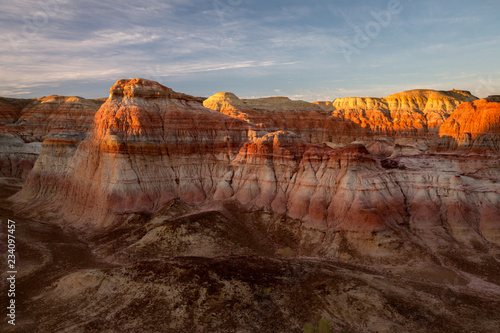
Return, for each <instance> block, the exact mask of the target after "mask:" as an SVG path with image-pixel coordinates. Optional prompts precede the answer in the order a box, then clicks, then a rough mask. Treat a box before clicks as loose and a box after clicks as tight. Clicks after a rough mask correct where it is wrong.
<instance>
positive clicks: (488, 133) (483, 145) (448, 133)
mask: <svg viewBox="0 0 500 333" xmlns="http://www.w3.org/2000/svg"><path fill="white" fill-rule="evenodd" d="M439 135H440V136H441V137H443V138H444V140H443V141H444V142H445V143H446V141H448V143H450V144H451V146H452V147H457V146H458V147H460V148H472V149H491V150H493V151H497V152H498V151H500V102H498V101H496V99H495V98H488V99H481V100H478V101H475V102H469V103H464V104H462V105H460V106H459V107H458V108H457V110H456V111H455V112H454V113H453V114H452V115H451V117H450V118H448V120H447V121H446V122H445V123H444V124H443V126H441V128H440V130H439ZM447 139H448V140H447ZM450 140H451V142H450Z"/></svg>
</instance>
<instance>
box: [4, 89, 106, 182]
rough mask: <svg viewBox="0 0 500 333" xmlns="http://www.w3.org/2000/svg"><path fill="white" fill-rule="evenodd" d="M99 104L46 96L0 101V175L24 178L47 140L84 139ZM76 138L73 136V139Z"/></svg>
mask: <svg viewBox="0 0 500 333" xmlns="http://www.w3.org/2000/svg"><path fill="white" fill-rule="evenodd" d="M101 104H102V101H99V100H87V99H83V98H80V97H64V96H55V95H54V96H49V97H42V98H39V99H31V100H23V99H12V98H10V99H7V98H2V99H1V100H0V125H3V126H2V127H0V130H1V132H2V133H1V134H0V175H2V176H4V177H20V178H25V177H26V176H27V174H28V172H29V171H30V170H31V168H32V167H33V165H34V163H35V161H36V159H37V158H38V155H39V153H40V149H41V142H42V141H43V140H44V139H46V138H49V137H51V136H59V137H60V136H61V135H63V134H65V133H66V134H67V135H69V136H70V137H72V139H71V140H73V139H74V138H75V137H80V138H84V137H85V135H84V134H85V133H86V132H87V130H88V129H89V127H90V126H91V124H92V123H93V119H94V115H95V113H96V112H97V110H98V109H99V107H100V105H101ZM75 135H76V136H75Z"/></svg>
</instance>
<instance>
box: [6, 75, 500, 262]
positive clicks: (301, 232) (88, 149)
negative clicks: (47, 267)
mask: <svg viewBox="0 0 500 333" xmlns="http://www.w3.org/2000/svg"><path fill="white" fill-rule="evenodd" d="M429 94H430V93H428V92H420V91H419V92H417V93H415V92H411V93H404V94H403V96H405V98H402V97H398V98H396V97H391V98H388V99H386V100H387V101H392V102H387V103H388V104H387V105H393V106H390V108H392V109H393V110H396V111H394V113H392V114H393V115H395V114H397V112H398V111H397V110H403V109H404V110H408V109H411V108H413V107H414V106H411V105H413V104H411V105H410V104H409V103H410V102H408V101H412V102H411V103H415V105H417V104H418V103H421V104H418V105H420V106H419V107H420V108H423V110H426V111H425V112H422V113H423V114H420V113H418V112H416V111H415V112H416V113H418V114H420V115H421V116H422V117H421V118H418V119H420V120H421V121H423V122H424V123H423V124H425V125H426V126H427V124H428V123H425V120H426V119H431V118H432V117H434V116H435V115H436V114H438V112H437V111H436V110H438V109H439V108H444V107H445V106H446V105H447V104H446V103H445V102H443V103H442V104H438V106H436V103H437V102H436V103H435V102H429V100H431V101H432V99H430V98H429V97H428V96H429ZM436 94H438V95H439V96H441V95H443V94H442V93H436ZM431 95H432V94H431ZM415 96H417V97H418V98H417V97H415ZM419 96H420V97H419ZM422 96H427V97H426V98H423V97H422ZM216 97H217V98H211V99H209V100H207V101H209V102H210V103H215V104H214V105H215V106H214V105H212V107H214V108H219V109H220V110H226V111H224V113H228V114H229V115H226V114H223V113H221V112H217V111H213V110H210V109H207V108H205V107H203V106H202V105H201V101H200V99H198V98H195V97H191V96H187V95H184V94H179V93H176V92H174V91H172V90H171V89H169V88H167V87H164V86H162V85H160V84H158V83H156V82H152V81H148V80H143V79H133V80H120V81H118V82H117V83H116V84H115V85H114V86H113V87H112V88H111V91H110V96H109V98H108V100H107V101H106V103H105V104H104V105H103V106H102V107H101V108H100V110H99V111H98V112H97V113H96V116H95V119H94V124H93V127H92V130H91V131H90V132H89V134H88V136H87V138H86V139H85V140H84V141H82V142H81V143H79V140H81V139H80V138H78V137H77V136H76V137H73V138H71V137H70V138H68V137H67V136H60V137H56V138H53V139H50V140H45V141H44V143H43V147H42V154H41V156H40V158H39V159H38V160H37V162H36V164H35V167H34V169H33V171H32V172H31V173H30V175H29V177H28V179H27V181H26V184H25V186H24V188H23V189H22V191H20V192H19V193H18V194H17V195H16V196H15V201H16V202H17V203H18V204H19V207H22V206H25V205H28V206H29V207H31V208H32V209H31V210H32V211H33V210H34V209H33V207H36V211H38V212H41V213H43V214H48V213H49V212H55V211H59V212H60V216H59V217H61V216H64V220H65V221H66V222H67V223H70V224H71V225H72V226H74V227H77V228H79V229H80V230H86V231H88V232H90V233H96V232H97V233H100V232H102V231H103V230H110V229H113V228H115V227H116V226H119V225H120V224H121V223H123V221H124V218H126V216H127V214H132V213H142V214H155V213H157V212H158V211H160V210H161V209H163V207H164V206H165V205H166V204H168V203H169V202H170V201H171V200H173V199H175V198H180V199H181V200H182V201H183V202H186V203H196V205H197V206H199V207H202V206H203V205H209V206H210V205H214V204H216V203H217V202H225V201H235V202H237V203H239V204H241V205H242V208H241V209H243V210H248V211H261V212H265V213H266V214H268V213H269V214H271V215H273V216H282V217H285V218H286V219H287V220H289V221H291V222H290V223H292V224H296V223H298V227H294V228H292V229H293V230H292V229H290V230H289V232H290V234H293V235H294V236H293V237H294V238H295V239H297V240H298V242H299V243H298V244H297V246H298V250H297V251H298V252H299V253H303V254H308V255H321V256H326V257H337V258H338V257H341V258H344V259H346V260H360V258H362V259H361V260H364V261H367V260H370V259H369V258H378V259H377V260H383V258H389V260H392V262H394V261H398V260H401V259H397V258H406V259H404V260H407V259H408V257H409V256H413V257H415V258H417V257H418V258H419V260H422V259H423V258H427V259H425V260H431V258H432V256H433V255H435V254H436V252H439V251H440V250H441V247H440V243H439V242H437V243H436V239H438V238H443V239H448V240H447V241H445V242H449V241H450V240H451V239H453V240H454V241H456V242H458V243H460V244H462V246H465V247H470V246H472V247H474V246H476V247H478V246H479V247H483V248H488V247H489V246H490V245H491V244H497V245H500V225H499V224H498V223H496V222H495V216H497V215H498V214H500V199H499V193H500V187H499V186H498V183H496V182H495V179H499V178H500V174H498V171H497V170H498V160H495V159H493V160H491V159H484V158H472V159H471V158H466V157H460V156H448V155H442V156H433V155H427V154H426V152H425V151H426V149H427V148H428V146H426V145H425V144H420V143H418V142H417V143H415V141H413V140H410V141H408V142H405V141H404V140H405V139H402V138H400V139H397V140H396V141H394V140H391V139H387V140H378V141H371V142H364V141H360V142H357V143H351V144H347V145H346V144H343V145H334V144H329V145H326V144H310V143H308V142H307V140H305V139H304V138H302V137H300V136H298V135H297V134H295V133H292V132H288V131H283V130H282V131H277V132H271V133H267V134H266V132H265V131H263V130H264V129H266V128H268V127H270V128H274V127H273V126H278V123H275V124H270V123H269V121H270V119H272V118H273V117H272V116H271V115H269V114H268V113H269V112H268V111H266V112H264V111H259V112H254V111H255V110H259V108H258V107H256V105H259V103H261V104H260V105H264V104H265V105H269V103H271V104H273V105H275V109H274V110H281V111H275V112H278V113H279V112H282V113H290V114H289V115H288V116H286V117H284V118H281V116H278V117H276V118H278V119H287V117H288V118H289V117H291V115H293V114H295V115H297V114H298V113H296V112H295V113H294V112H291V111H290V108H291V105H298V107H297V108H298V109H300V108H301V107H302V106H301V105H302V102H298V103H297V104H295V103H291V102H290V101H289V100H285V99H282V98H278V99H275V100H273V99H264V100H258V101H252V102H251V103H248V102H245V101H239V102H238V100H236V99H235V97H234V95H231V94H219V95H217V96H216ZM410 97H411V98H410ZM450 98H451V97H450ZM467 98H469V97H467ZM207 101H205V105H208V104H209V103H208V102H207ZM228 101H229V102H228ZM396 101H398V102H397V103H396ZM403 101H404V102H403ZM226 102H228V103H229V104H227V105H226V104H224V103H226ZM358 102H359V103H361V102H362V103H367V104H363V105H365V106H364V107H367V108H368V109H371V110H374V109H377V108H379V107H381V105H382V104H380V103H382V102H381V101H377V100H370V102H368V100H363V101H356V103H358ZM217 103H219V104H217ZM238 103H240V104H238ZM370 103H371V104H370ZM377 103H378V104H377ZM384 103H385V102H384ZM391 103H392V104H391ZM398 103H399V104H398ZM233 104H237V105H236V106H237V107H238V108H234V110H233V111H231V112H230V111H229V110H228V109H229V108H231V107H233ZM249 104H251V105H252V107H251V108H247V107H248V106H249ZM340 104H341V103H340V102H339V103H337V105H338V106H339V105H340ZM349 105H351V104H349ZM356 105H359V104H356ZM409 105H410V106H409ZM283 110H286V111H283ZM439 110H441V111H442V112H443V114H444V113H445V112H446V110H445V109H439ZM243 111H244V112H243ZM391 112H392V111H391ZM313 113H314V115H313V116H311V117H313V118H314V117H316V116H318V117H319V116H321V115H324V111H323V110H319V109H318V110H316V111H314V112H313ZM381 117H382V116H381ZM426 117H427V118H426ZM372 118H373V117H372ZM297 119H300V118H297ZM373 119H374V118H373ZM380 119H382V118H380ZM391 119H392V121H393V122H392V123H388V124H394V123H395V122H394V118H393V117H392V116H391ZM420 120H418V121H420ZM280 121H281V120H280ZM283 121H284V120H283ZM297 121H298V120H297ZM418 121H417V120H416V121H412V122H411V124H412V125H411V126H413V127H412V128H413V129H415V128H416V127H415V126H416V125H415V124H416V123H417V122H418ZM284 122H285V121H284ZM341 122H342V121H341ZM403 122H404V121H400V122H399V124H402V123H403ZM299 123H300V122H299V121H298V122H297V123H296V124H297V126H298V124H299ZM436 123H438V121H437V122H436ZM264 124H265V125H264ZM294 126H295V125H294ZM388 126H389V125H388ZM391 126H392V125H391ZM405 126H406V125H405ZM405 128H409V127H405ZM367 148H368V149H367ZM471 161H476V162H474V163H472V162H471ZM482 173H484V174H485V175H486V174H487V175H488V177H483V176H481V174H482ZM476 177H481V179H482V182H476V181H475V180H474V179H475V178H476ZM468 193H473V195H471V194H468ZM54 218H55V219H56V218H57V216H54ZM278 220H279V219H278ZM278 220H276V219H275V218H271V219H267V221H268V222H266V223H268V224H269V225H274V226H275V227H276V225H277V224H279V223H280V222H277V221H278ZM292 221H295V222H292ZM401 256H403V257H401Z"/></svg>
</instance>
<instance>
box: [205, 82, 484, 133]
mask: <svg viewBox="0 0 500 333" xmlns="http://www.w3.org/2000/svg"><path fill="white" fill-rule="evenodd" d="M475 99H476V97H474V96H472V95H471V94H470V93H469V92H466V91H458V90H453V91H434V90H411V91H406V92H402V93H398V94H394V95H391V96H388V97H384V98H358V97H347V98H339V99H336V100H335V101H333V102H315V103H308V102H304V101H292V100H290V99H288V98H286V97H269V98H259V99H239V98H238V97H237V96H236V95H234V94H232V93H228V92H224V93H217V94H215V95H213V96H211V97H210V98H208V99H207V100H205V101H204V102H203V105H204V106H205V107H207V108H209V109H212V110H215V111H219V112H221V113H224V114H226V115H228V116H230V117H234V118H238V119H243V120H245V121H247V122H248V123H250V124H252V125H254V126H257V127H259V128H262V129H264V130H267V131H277V130H288V131H292V132H294V133H296V134H298V135H300V136H302V137H303V138H304V139H306V140H307V141H309V142H311V143H320V142H325V141H328V142H340V143H347V142H351V141H354V140H356V139H360V138H367V137H371V136H373V135H395V136H400V137H421V136H425V137H431V136H433V135H434V134H435V133H436V132H437V131H438V129H439V126H441V124H442V123H443V122H444V121H445V120H446V119H447V118H448V117H449V115H450V114H451V113H452V112H453V111H454V110H455V108H456V107H457V106H458V105H460V104H461V103H463V102H466V101H473V100H475Z"/></svg>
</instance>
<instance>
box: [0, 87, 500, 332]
mask: <svg viewBox="0 0 500 333" xmlns="http://www.w3.org/2000/svg"><path fill="white" fill-rule="evenodd" d="M0 126H1V127H0V129H1V132H0V135H1V136H0V176H1V177H2V178H1V179H2V183H1V189H2V190H1V198H0V206H1V215H2V218H5V219H6V218H9V219H12V220H17V221H16V223H17V229H16V230H17V231H16V232H17V236H16V237H17V239H18V256H19V262H20V263H19V274H18V276H17V290H18V291H19V292H18V295H19V296H18V298H17V303H18V310H17V318H18V319H17V323H16V325H15V326H9V327H7V326H4V327H6V328H5V331H8V332H100V331H103V332H114V331H121V332H302V331H304V330H307V329H314V326H315V325H316V326H321V325H323V328H324V329H326V328H325V327H326V326H328V329H330V330H331V332H346V331H348V332H449V331H456V332H497V331H498V327H500V158H499V156H500V97H498V96H490V97H488V98H485V99H478V98H477V97H475V96H473V95H472V94H471V93H470V92H468V91H461V90H450V91H436V90H421V89H420V90H410V91H405V92H400V93H396V94H393V95H390V96H387V97H383V98H354V97H353V98H338V99H335V100H334V101H322V102H316V103H309V102H304V101H297V100H291V99H289V98H286V97H269V98H257V99H240V98H238V97H237V96H236V95H235V94H233V93H230V92H223V93H217V94H215V95H213V96H211V97H208V98H202V97H194V96H190V95H186V94H183V93H179V92H175V91H173V90H172V89H170V88H167V87H165V86H163V85H161V84H159V83H157V82H155V81H151V80H146V79H127V80H119V81H117V82H116V83H115V84H114V85H113V86H112V87H111V89H110V94H109V98H107V99H97V100H90V99H84V98H80V97H64V96H55V95H54V96H49V97H43V98H37V99H13V98H2V99H0ZM2 233H5V230H2ZM4 239H6V237H3V238H2V243H0V244H2V246H3V247H5V249H6V248H7V244H6V243H5V242H4ZM4 252H5V251H4ZM2 273H3V272H2ZM4 280H5V279H2V281H4ZM2 297H5V295H3V294H2ZM2 299H3V298H2ZM2 302H3V301H2ZM2 304H4V303H2ZM311 331H312V330H311ZM325 332H326V331H325Z"/></svg>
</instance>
